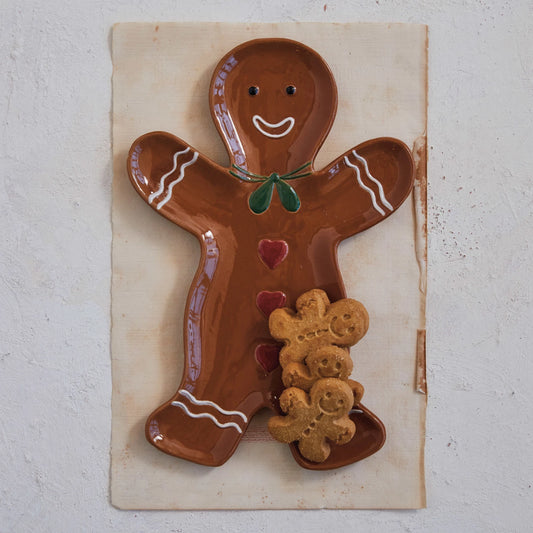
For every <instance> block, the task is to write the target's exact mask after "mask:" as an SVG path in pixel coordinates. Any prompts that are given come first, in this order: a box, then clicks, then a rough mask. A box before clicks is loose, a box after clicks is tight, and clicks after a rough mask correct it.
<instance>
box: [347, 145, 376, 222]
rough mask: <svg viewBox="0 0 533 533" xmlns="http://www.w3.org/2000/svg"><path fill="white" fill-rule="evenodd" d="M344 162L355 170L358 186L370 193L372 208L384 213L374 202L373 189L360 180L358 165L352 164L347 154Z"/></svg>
mask: <svg viewBox="0 0 533 533" xmlns="http://www.w3.org/2000/svg"><path fill="white" fill-rule="evenodd" d="M344 162H345V163H346V165H348V166H349V167H351V168H353V169H354V170H355V174H356V175H357V183H359V186H360V187H361V188H362V189H364V190H365V191H366V192H368V194H369V195H370V198H371V199H372V205H373V206H374V209H375V210H376V211H377V212H378V213H379V214H380V215H384V214H385V211H383V209H381V207H379V205H378V204H377V202H376V195H375V194H374V191H373V190H372V189H370V187H367V186H366V185H365V184H364V183H363V182H362V181H361V173H360V172H359V167H358V166H357V165H354V164H353V163H350V160H349V159H348V156H346V155H345V156H344Z"/></svg>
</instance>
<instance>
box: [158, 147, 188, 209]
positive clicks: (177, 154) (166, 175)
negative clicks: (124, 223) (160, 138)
mask: <svg viewBox="0 0 533 533" xmlns="http://www.w3.org/2000/svg"><path fill="white" fill-rule="evenodd" d="M189 150H190V148H189V147H187V148H185V150H182V151H181V152H176V153H175V154H174V166H173V167H172V170H171V171H169V172H167V173H166V174H165V175H164V176H162V177H161V180H160V181H159V189H157V191H155V192H153V193H152V194H151V195H150V196H148V203H149V204H151V203H152V202H153V201H154V198H157V197H158V196H159V195H160V194H161V193H162V192H163V191H164V190H165V180H166V179H167V178H168V176H170V175H171V174H172V172H174V171H175V170H176V168H177V167H178V157H179V156H180V155H182V154H186V153H187V152H188V151H189Z"/></svg>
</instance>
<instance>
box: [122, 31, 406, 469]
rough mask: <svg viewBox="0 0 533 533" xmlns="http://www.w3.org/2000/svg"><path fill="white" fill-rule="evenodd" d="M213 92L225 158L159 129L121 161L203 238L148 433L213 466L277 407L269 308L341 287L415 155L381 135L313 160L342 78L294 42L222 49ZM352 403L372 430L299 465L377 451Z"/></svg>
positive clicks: (333, 295)
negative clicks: (172, 385)
mask: <svg viewBox="0 0 533 533" xmlns="http://www.w3.org/2000/svg"><path fill="white" fill-rule="evenodd" d="M209 98H210V108H211V114H212V117H213V119H214V122H215V125H216V127H217V129H218V131H219V133H220V134H221V136H222V139H223V141H224V143H225V145H226V147H227V150H228V154H229V158H230V164H229V166H228V167H223V166H220V165H218V164H216V163H214V162H213V161H211V160H210V159H209V158H208V157H206V156H205V155H203V154H200V153H199V152H198V151H197V150H195V149H194V148H193V147H191V146H189V145H188V144H187V143H186V142H185V141H183V140H181V139H179V138H178V137H175V136H174V135H171V134H169V133H164V132H154V133H148V134H145V135H143V136H141V137H139V138H138V139H137V140H136V141H135V142H134V143H133V145H132V147H131V150H130V153H129V157H128V172H129V176H130V180H131V183H132V184H133V186H134V188H135V190H136V191H137V192H138V193H139V195H140V196H141V198H142V199H143V200H144V201H145V202H146V203H147V204H148V205H149V206H150V207H152V208H153V209H154V211H155V212H156V213H158V214H160V215H163V216H164V217H166V218H168V219H169V220H170V221H172V222H174V223H175V224H177V225H179V226H181V227H182V228H184V229H185V230H187V231H189V232H191V233H192V234H193V235H195V236H196V237H197V238H198V241H199V243H200V246H201V260H200V265H199V267H198V270H197V272H196V276H195V278H194V280H193V282H192V285H191V289H190V292H189V296H188V299H187V304H186V311H185V325H184V349H185V364H184V371H183V378H182V381H181V383H180V385H179V387H178V390H177V392H176V394H175V395H174V396H173V397H172V398H170V399H169V400H168V401H167V402H165V403H164V404H163V405H161V406H160V407H159V408H158V409H156V410H155V411H154V412H153V413H152V414H151V415H150V417H149V419H148V421H147V424H146V437H147V439H148V441H149V442H150V443H151V444H153V445H154V446H156V447H157V448H159V449H160V450H162V451H164V452H166V453H169V454H171V455H175V456H178V457H181V458H184V459H188V460H190V461H194V462H197V463H201V464H204V465H210V466H216V465H220V464H222V463H224V462H225V461H226V460H228V459H229V457H231V455H232V454H233V452H234V451H235V449H236V447H237V445H238V444H239V442H240V439H241V438H242V435H243V433H244V431H245V430H246V428H247V426H248V423H249V421H250V419H251V417H252V416H253V415H254V414H255V413H256V412H257V411H258V410H260V409H261V408H263V407H268V408H271V409H272V410H274V411H278V412H279V403H278V398H279V395H280V393H281V390H282V389H283V385H282V382H281V372H280V369H279V367H278V360H277V356H278V350H279V344H276V343H275V342H273V340H272V338H271V336H270V333H269V329H268V320H267V316H268V314H269V313H270V312H271V311H272V309H273V307H276V306H279V307H282V306H284V305H288V306H291V307H292V306H294V304H295V303H296V298H297V297H298V296H299V295H300V294H302V293H304V292H305V291H308V290H310V289H312V288H317V287H318V288H320V289H322V290H324V291H325V292H326V293H327V295H328V298H329V299H330V300H331V301H336V300H339V299H341V298H344V297H345V291H344V286H343V282H342V278H341V274H340V272H339V268H338V264H337V257H336V250H337V246H338V244H339V243H340V242H341V241H342V240H343V239H346V238H348V237H350V236H352V235H355V234H356V233H359V232H361V231H363V230H365V229H367V228H369V227H371V226H373V225H374V224H377V223H378V222H380V221H382V220H383V219H384V218H386V217H387V216H389V215H390V214H391V213H393V212H394V211H395V210H396V209H397V208H398V207H399V206H400V205H401V204H402V202H403V201H404V200H405V199H406V198H407V197H408V195H409V193H410V191H411V187H412V183H413V161H412V157H411V153H410V151H409V149H408V148H407V147H406V146H405V145H404V144H403V143H402V142H401V141H398V140H396V139H392V138H379V139H375V140H370V141H366V142H364V143H362V144H360V145H358V146H357V147H355V148H353V149H350V150H348V151H346V152H345V153H344V154H341V155H340V156H339V157H338V158H336V159H335V160H334V161H333V162H331V163H330V164H329V165H327V166H326V167H325V168H324V169H321V170H317V169H315V168H314V166H313V163H314V159H315V156H316V154H317V152H318V150H319V148H320V146H321V145H322V143H323V142H324V140H325V138H326V136H327V134H328V132H329V130H330V128H331V125H332V124H333V120H334V117H335V112H336V108H337V89H336V86H335V81H334V79H333V76H332V74H331V71H330V70H329V67H328V66H327V65H326V63H325V62H324V60H323V59H322V58H321V57H320V56H319V55H318V54H317V53H316V52H315V51H313V50H311V49H310V48H308V47H306V46H305V45H303V44H300V43H297V42H294V41H289V40H286V39H260V40H255V41H251V42H247V43H244V44H242V45H240V46H238V47H236V48H235V49H233V50H231V51H230V52H228V54H226V55H225V56H224V57H223V58H222V59H221V61H220V62H219V63H218V65H217V66H216V68H215V71H214V74H213V77H212V80H211V85H210V88H209ZM141 208H142V207H141V206H140V205H139V209H141ZM342 335H346V332H344V333H342ZM361 410H362V411H363V413H362V414H356V415H350V416H357V417H359V418H358V421H357V424H358V428H360V427H361V424H363V425H365V424H366V433H364V434H365V435H367V436H368V439H367V440H365V439H363V440H358V439H353V440H352V441H350V443H348V444H347V445H345V446H343V447H339V450H341V451H338V450H336V449H335V448H334V447H332V450H331V454H330V456H329V458H328V459H327V460H326V461H324V462H323V463H321V465H320V466H319V467H316V465H315V464H313V463H310V462H309V461H308V460H307V459H305V458H304V457H302V456H301V455H300V454H299V453H298V451H297V450H294V449H292V451H293V454H294V457H295V459H296V460H297V461H298V462H299V464H301V465H302V466H304V467H306V468H335V467H338V466H342V465H345V464H349V463H351V462H353V461H357V460H359V459H361V458H362V457H365V456H367V455H370V454H371V453H374V452H375V451H376V450H377V449H379V448H380V447H381V445H382V444H383V439H384V430H383V427H382V425H381V423H380V422H379V420H378V419H377V418H376V417H375V416H374V415H372V413H370V412H369V411H368V410H366V409H364V408H361ZM358 433H359V431H358Z"/></svg>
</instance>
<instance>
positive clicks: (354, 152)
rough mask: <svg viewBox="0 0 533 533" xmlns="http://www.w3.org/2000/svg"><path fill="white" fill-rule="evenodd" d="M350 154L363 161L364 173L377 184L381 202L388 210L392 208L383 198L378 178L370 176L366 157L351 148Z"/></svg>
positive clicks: (383, 193) (381, 186)
mask: <svg viewBox="0 0 533 533" xmlns="http://www.w3.org/2000/svg"><path fill="white" fill-rule="evenodd" d="M352 154H353V155H354V156H355V157H356V159H357V160H358V161H359V162H361V163H363V166H364V167H365V172H366V175H367V176H368V177H369V178H370V179H371V180H372V181H373V182H374V183H375V184H376V185H377V186H378V189H379V197H380V198H381V201H382V202H383V204H384V205H385V207H386V208H387V209H388V210H389V211H392V210H393V209H394V208H393V207H392V205H391V204H390V203H389V202H388V201H387V198H385V191H384V190H383V185H381V182H380V181H379V180H377V179H376V178H374V176H372V174H370V170H368V163H367V161H366V159H365V158H364V157H362V156H360V155H359V154H358V153H357V152H356V151H355V150H352Z"/></svg>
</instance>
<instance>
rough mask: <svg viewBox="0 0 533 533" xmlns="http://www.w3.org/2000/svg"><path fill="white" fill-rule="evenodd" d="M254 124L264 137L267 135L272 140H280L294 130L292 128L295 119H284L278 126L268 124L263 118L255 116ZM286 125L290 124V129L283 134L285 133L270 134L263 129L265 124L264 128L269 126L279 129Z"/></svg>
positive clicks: (277, 123) (253, 118)
mask: <svg viewBox="0 0 533 533" xmlns="http://www.w3.org/2000/svg"><path fill="white" fill-rule="evenodd" d="M252 122H253V124H254V126H255V127H256V128H257V129H258V130H259V131H260V132H261V133H262V134H263V135H266V136H267V137H271V138H272V139H279V138H280V137H285V135H287V133H289V131H291V130H292V127H293V126H294V122H295V121H294V118H293V117H287V118H284V119H283V120H280V121H279V122H276V124H271V123H270V122H267V121H266V120H265V119H264V118H263V117H261V116H259V115H254V116H253V117H252ZM286 123H289V124H290V125H289V127H288V128H287V129H286V130H285V131H284V132H283V133H269V132H268V131H265V130H264V129H263V128H262V127H261V124H263V125H264V126H267V127H269V128H272V129H273V128H279V127H280V126H283V124H286Z"/></svg>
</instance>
